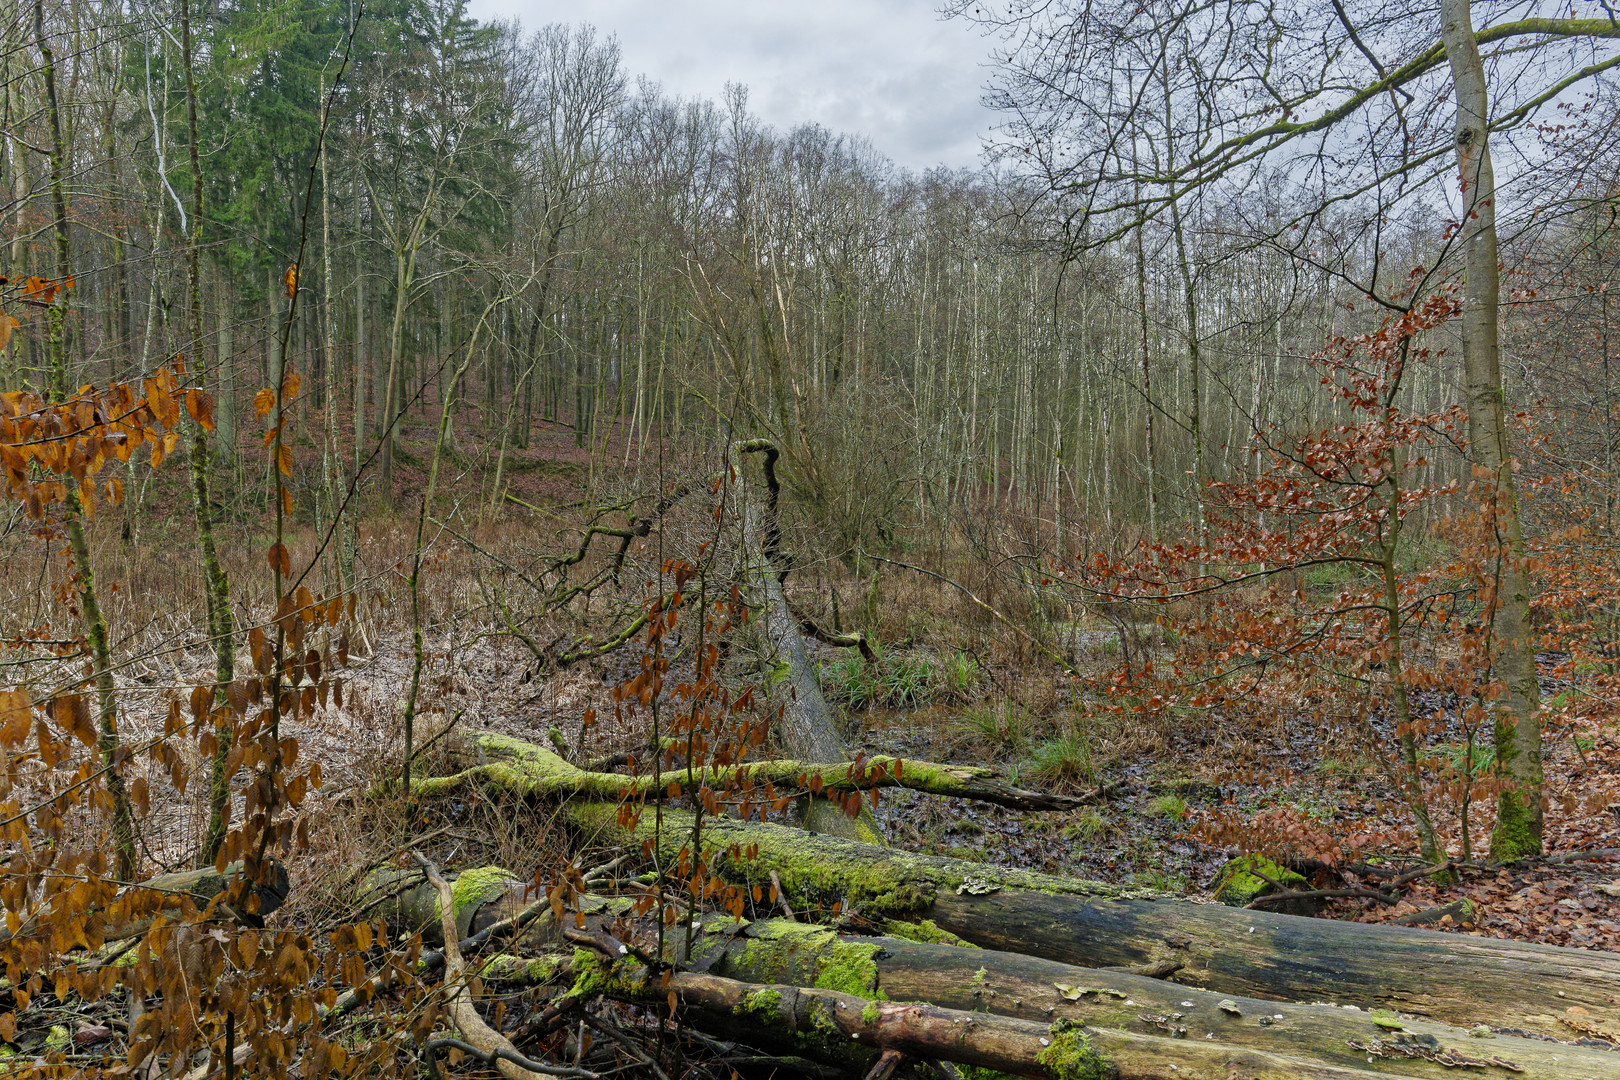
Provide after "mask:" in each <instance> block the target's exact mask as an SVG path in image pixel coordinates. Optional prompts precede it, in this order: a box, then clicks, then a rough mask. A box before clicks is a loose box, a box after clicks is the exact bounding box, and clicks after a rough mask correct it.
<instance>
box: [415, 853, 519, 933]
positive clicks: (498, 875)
mask: <svg viewBox="0 0 1620 1080" xmlns="http://www.w3.org/2000/svg"><path fill="white" fill-rule="evenodd" d="M511 882H512V875H511V874H509V873H508V872H507V871H506V870H505V869H503V868H502V867H499V866H480V867H478V868H477V869H474V870H463V871H462V872H461V873H460V874H459V875H457V876H456V880H454V881H452V882H451V883H450V903H451V907H452V909H453V910H454V912H455V918H456V932H457V933H459V934H460V935H461V936H462V937H466V936H467V933H468V931H469V930H470V929H471V928H472V921H473V916H474V915H476V914H478V909H479V908H480V907H482V906H484V905H485V904H487V903H489V902H490V901H491V900H496V899H499V898H500V897H502V896H504V895H506V891H507V889H509V888H510V887H511ZM434 912H435V915H436V916H438V917H442V916H443V912H440V911H439V910H438V905H437V904H435V905H434Z"/></svg>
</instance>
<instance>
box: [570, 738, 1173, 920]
mask: <svg viewBox="0 0 1620 1080" xmlns="http://www.w3.org/2000/svg"><path fill="white" fill-rule="evenodd" d="M906 772H907V774H908V775H909V774H910V773H911V766H910V765H909V764H908V765H907V766H906ZM564 812H565V813H566V814H567V816H568V817H569V818H570V819H571V820H572V821H573V822H574V824H575V825H576V826H578V827H581V828H582V829H584V830H585V831H587V832H589V833H593V834H596V835H600V836H611V837H615V838H616V839H617V841H618V842H621V843H622V842H624V841H625V840H626V839H629V838H630V836H627V835H626V833H625V832H624V831H622V830H620V829H619V828H618V824H617V819H618V808H617V806H615V805H611V804H607V803H571V804H569V805H568V806H567V807H566V808H565V810H564ZM689 823H690V818H689V817H688V816H687V815H685V814H682V813H680V812H677V811H669V810H666V811H665V812H664V825H665V828H664V833H663V837H662V843H663V845H664V848H665V851H666V854H667V857H668V858H670V859H671V860H674V859H675V858H676V857H677V856H678V853H679V849H680V846H681V845H682V844H684V843H686V842H687V840H688V839H689V838H690V830H689ZM703 829H704V834H705V836H706V838H708V840H709V841H710V842H711V844H710V845H706V846H708V847H709V853H710V855H711V857H712V858H713V859H714V864H713V865H715V867H716V869H717V870H718V871H719V872H720V873H721V874H722V875H723V876H725V877H727V878H728V879H730V880H732V881H758V880H760V878H761V877H762V876H763V875H764V874H765V873H766V872H767V871H770V870H775V871H776V873H777V876H778V877H779V878H780V879H781V881H782V887H783V888H784V889H785V890H786V891H787V894H788V896H789V897H790V898H792V900H793V901H794V903H795V904H796V905H802V906H810V905H815V904H820V905H822V906H824V907H831V906H832V905H833V904H834V903H836V902H838V901H842V900H847V901H848V904H852V905H854V906H855V907H857V908H859V909H860V910H861V912H862V913H863V914H865V915H866V916H867V917H869V918H873V919H884V918H891V919H903V918H907V917H909V916H916V915H921V914H923V913H925V912H926V911H927V910H928V908H929V907H930V906H931V905H932V904H933V902H934V897H935V895H937V894H938V893H939V892H940V891H941V890H944V891H947V892H949V891H954V890H955V889H956V887H957V886H958V885H960V884H961V883H962V882H963V881H964V880H965V879H966V878H968V877H969V876H976V877H979V878H982V879H984V880H986V881H988V882H990V883H991V884H995V885H999V886H1001V887H1002V888H1010V889H1030V890H1033V891H1037V892H1045V893H1052V894H1055V895H1062V896H1088V897H1101V898H1104V899H1161V898H1164V894H1163V893H1160V892H1157V891H1155V890H1151V889H1141V888H1130V887H1127V886H1118V885H1109V884H1104V883H1102V882H1097V881H1085V880H1082V879H1076V878H1062V877H1054V876H1052V875H1049V874H1041V873H1038V872H1035V871H1032V870H1006V869H998V868H990V867H986V866H984V865H982V864H980V863H974V862H967V861H956V860H951V859H942V858H938V857H934V856H928V855H916V854H912V853H910V852H906V851H900V850H896V849H894V848H878V847H875V846H874V845H869V844H862V843H859V842H857V841H853V840H845V839H842V838H839V837H833V836H826V835H822V836H817V837H816V838H815V843H813V844H807V843H805V834H804V833H803V832H802V831H800V830H798V829H790V828H785V827H783V826H780V825H762V824H760V823H758V822H748V823H741V822H736V821H728V820H726V819H723V818H722V819H712V820H706V821H705V822H704V826H703ZM631 835H632V836H633V837H634V839H635V840H636V841H638V842H640V841H645V840H650V839H652V836H653V827H652V815H650V814H648V815H646V816H645V817H644V818H643V820H642V822H641V823H640V824H639V825H638V826H637V827H636V828H635V830H633V833H632V834H631ZM733 845H738V846H739V847H748V848H752V847H756V846H757V848H758V854H757V855H756V856H754V857H752V858H749V859H740V858H737V857H735V856H734V855H733V854H732V853H731V851H730V850H729V849H730V848H731V847H732V846H733Z"/></svg>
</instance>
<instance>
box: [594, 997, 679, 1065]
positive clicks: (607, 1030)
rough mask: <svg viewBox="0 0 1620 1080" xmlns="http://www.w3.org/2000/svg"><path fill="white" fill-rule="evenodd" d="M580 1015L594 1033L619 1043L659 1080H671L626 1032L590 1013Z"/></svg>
mask: <svg viewBox="0 0 1620 1080" xmlns="http://www.w3.org/2000/svg"><path fill="white" fill-rule="evenodd" d="M579 1015H580V1019H582V1020H584V1021H585V1024H586V1026H588V1027H589V1028H590V1029H591V1030H592V1031H595V1032H598V1033H600V1034H602V1035H606V1036H607V1037H608V1038H610V1039H612V1040H613V1041H614V1042H616V1043H618V1044H619V1046H620V1047H622V1048H623V1049H624V1052H625V1053H627V1054H629V1055H630V1056H631V1057H633V1058H635V1059H636V1060H637V1061H639V1062H641V1064H643V1065H645V1066H646V1067H647V1068H649V1069H651V1070H652V1071H653V1072H654V1074H656V1075H657V1077H658V1080H669V1074H668V1073H666V1072H664V1070H663V1069H661V1068H659V1067H658V1062H656V1061H654V1060H653V1059H652V1058H650V1057H648V1056H647V1055H646V1054H645V1053H643V1052H642V1051H641V1050H639V1049H638V1048H637V1047H636V1046H635V1045H633V1044H632V1043H631V1042H630V1038H629V1036H627V1035H626V1034H625V1033H624V1032H622V1031H620V1030H619V1029H618V1028H616V1027H614V1026H613V1025H612V1024H609V1023H607V1022H606V1021H605V1020H603V1019H601V1018H600V1017H597V1016H592V1015H591V1014H590V1013H588V1012H582V1013H580V1014H579Z"/></svg>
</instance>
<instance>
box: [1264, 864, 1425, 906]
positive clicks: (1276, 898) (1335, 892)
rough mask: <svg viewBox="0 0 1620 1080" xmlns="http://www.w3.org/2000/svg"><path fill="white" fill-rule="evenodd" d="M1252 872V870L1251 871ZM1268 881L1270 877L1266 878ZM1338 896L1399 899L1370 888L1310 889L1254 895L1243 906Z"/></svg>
mask: <svg viewBox="0 0 1620 1080" xmlns="http://www.w3.org/2000/svg"><path fill="white" fill-rule="evenodd" d="M1251 872H1252V871H1251ZM1266 880H1267V881H1270V880H1271V879H1270V878H1267V879H1266ZM1340 896H1354V897H1359V898H1360V899H1363V900H1377V901H1378V902H1379V903H1382V904H1398V903H1400V901H1399V900H1397V899H1395V898H1394V897H1393V896H1385V895H1384V894H1383V893H1381V892H1375V891H1373V890H1372V889H1310V890H1307V891H1305V892H1280V893H1267V894H1266V895H1265V896H1258V897H1255V899H1254V900H1252V901H1251V902H1249V903H1247V904H1244V905H1243V906H1244V908H1245V909H1248V908H1261V907H1267V906H1269V905H1271V904H1280V903H1283V902H1284V901H1287V900H1328V899H1332V898H1334V897H1340Z"/></svg>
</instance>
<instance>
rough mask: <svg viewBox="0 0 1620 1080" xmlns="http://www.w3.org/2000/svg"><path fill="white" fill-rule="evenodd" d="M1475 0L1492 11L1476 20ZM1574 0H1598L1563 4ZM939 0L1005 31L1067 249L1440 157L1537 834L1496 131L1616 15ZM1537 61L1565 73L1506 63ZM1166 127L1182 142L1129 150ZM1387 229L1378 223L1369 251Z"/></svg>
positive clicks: (1508, 695)
mask: <svg viewBox="0 0 1620 1080" xmlns="http://www.w3.org/2000/svg"><path fill="white" fill-rule="evenodd" d="M1475 6H1478V7H1479V8H1480V9H1481V10H1482V11H1483V13H1484V19H1483V24H1482V25H1480V26H1478V27H1476V26H1475V25H1474V22H1473V8H1474V7H1475ZM1587 6H1590V7H1591V8H1592V12H1593V16H1592V17H1581V16H1580V15H1578V14H1575V13H1574V12H1576V11H1578V10H1579V9H1581V8H1583V7H1587ZM950 7H951V10H953V11H954V12H955V13H956V14H958V15H962V16H965V17H968V18H972V19H975V20H978V21H980V22H982V23H984V24H986V25H988V26H991V27H994V28H996V29H999V30H1001V31H1002V32H1003V33H1004V34H1006V39H1007V40H1009V41H1010V42H1012V44H1011V45H1010V46H1008V47H1007V48H1006V49H1004V50H1003V52H1002V53H1001V55H1000V65H999V68H998V70H997V74H996V76H995V77H994V80H993V83H992V87H991V91H990V101H991V103H992V104H995V105H997V106H999V107H1001V108H1002V109H1004V110H1006V111H1007V113H1008V114H1009V115H1010V117H1011V120H1010V121H1009V123H1008V126H1007V127H1006V129H1005V136H1004V140H1003V143H1002V146H1001V149H1002V150H1003V151H1004V152H1006V153H1008V154H1010V155H1011V156H1013V157H1014V158H1015V160H1018V161H1021V162H1023V163H1024V164H1025V166H1026V168H1027V169H1028V171H1029V172H1031V173H1032V174H1033V175H1034V177H1035V178H1036V179H1037V180H1038V181H1039V186H1038V192H1039V197H1040V200H1041V202H1042V206H1043V211H1044V213H1046V214H1047V215H1048V220H1049V222H1050V235H1051V237H1052V239H1053V240H1055V241H1056V242H1057V243H1058V244H1059V246H1060V248H1061V249H1062V250H1063V251H1064V252H1065V253H1072V252H1074V251H1076V250H1080V249H1083V248H1086V247H1090V246H1094V245H1098V244H1101V243H1106V242H1108V241H1111V240H1113V239H1114V238H1116V237H1119V236H1122V235H1128V234H1129V233H1130V232H1132V231H1133V230H1140V229H1141V228H1143V227H1144V224H1145V223H1146V222H1149V221H1155V220H1160V219H1165V218H1169V219H1170V220H1171V221H1172V223H1173V225H1174V226H1175V228H1177V229H1179V228H1180V227H1181V221H1180V217H1179V213H1178V208H1179V207H1180V206H1182V205H1183V203H1184V201H1185V200H1186V199H1187V198H1189V197H1190V196H1192V195H1194V194H1196V193H1210V192H1217V191H1224V192H1226V193H1228V194H1229V195H1230V194H1233V193H1236V192H1239V191H1241V190H1243V189H1246V188H1250V187H1253V186H1255V185H1257V184H1261V183H1281V184H1282V185H1283V186H1285V187H1286V188H1287V189H1289V190H1291V191H1293V192H1294V193H1295V194H1296V196H1297V197H1298V198H1299V199H1300V203H1301V206H1302V209H1300V210H1299V211H1298V212H1296V213H1294V214H1291V215H1289V216H1288V218H1287V219H1285V220H1283V221H1280V222H1278V223H1276V225H1275V226H1274V227H1273V228H1272V229H1271V230H1270V231H1269V236H1270V238H1272V239H1273V240H1274V241H1276V242H1279V243H1283V244H1284V245H1286V244H1288V243H1290V242H1291V241H1289V240H1288V239H1287V237H1288V236H1289V234H1294V235H1298V234H1300V233H1301V232H1303V233H1305V234H1307V235H1308V234H1309V233H1310V232H1311V230H1312V229H1313V228H1315V227H1319V226H1320V224H1321V223H1322V222H1323V220H1324V219H1325V218H1326V217H1327V216H1328V214H1329V213H1330V212H1331V211H1332V210H1333V209H1334V208H1335V207H1337V206H1340V205H1343V204H1347V203H1349V204H1355V205H1357V206H1358V207H1360V208H1361V209H1362V211H1363V212H1364V213H1365V214H1366V215H1370V218H1369V220H1372V221H1375V222H1378V223H1380V226H1381V224H1382V223H1383V222H1384V221H1387V217H1388V215H1389V214H1390V213H1391V212H1392V211H1393V210H1395V209H1397V208H1399V207H1401V206H1403V205H1411V203H1412V202H1413V201H1414V200H1415V199H1416V198H1418V197H1419V195H1420V194H1421V193H1422V192H1424V191H1425V190H1428V189H1429V184H1428V182H1429V181H1432V180H1434V179H1436V178H1437V177H1439V176H1441V175H1443V174H1445V173H1449V175H1450V176H1451V178H1452V180H1451V186H1450V191H1449V192H1448V194H1447V205H1448V207H1450V211H1449V216H1450V217H1451V222H1450V223H1449V224H1448V226H1447V228H1446V230H1445V233H1444V234H1443V236H1442V243H1441V245H1440V248H1439V250H1438V251H1436V252H1434V257H1435V258H1438V259H1451V260H1454V261H1455V262H1456V263H1457V264H1458V266H1457V269H1458V270H1459V271H1460V273H1461V277H1462V290H1463V317H1462V340H1463V374H1464V381H1465V384H1466V390H1467V404H1468V433H1469V459H1470V461H1471V463H1472V465H1473V467H1474V468H1475V470H1476V471H1477V473H1478V477H1479V486H1478V491H1479V493H1480V496H1481V498H1482V499H1483V500H1485V501H1486V502H1488V503H1489V504H1490V506H1491V508H1492V514H1491V515H1489V516H1488V517H1487V519H1486V520H1487V521H1489V522H1490V523H1491V527H1492V528H1494V529H1495V530H1497V532H1498V534H1499V536H1500V543H1501V545H1502V548H1503V550H1504V555H1505V558H1504V559H1503V560H1502V562H1501V566H1502V569H1501V572H1500V580H1499V581H1498V583H1497V590H1496V597H1495V600H1494V602H1493V603H1492V604H1491V605H1490V608H1491V610H1490V622H1491V625H1492V628H1493V637H1494V649H1493V655H1492V665H1493V671H1494V673H1495V675H1496V676H1497V678H1499V679H1500V682H1501V684H1502V688H1503V692H1502V694H1501V696H1500V697H1499V698H1498V700H1497V701H1496V703H1495V725H1496V726H1495V744H1496V760H1497V769H1498V771H1499V773H1500V774H1501V775H1502V776H1503V777H1504V778H1505V779H1508V780H1510V781H1512V785H1511V786H1510V787H1508V788H1506V789H1504V790H1503V792H1502V794H1501V795H1500V798H1499V804H1498V808H1497V812H1498V820H1497V825H1496V828H1495V830H1494V832H1493V834H1492V842H1491V854H1492V857H1493V858H1496V859H1511V858H1516V857H1519V856H1523V855H1527V854H1534V853H1537V852H1539V851H1540V850H1541V834H1542V811H1541V784H1542V769H1541V735H1540V718H1539V715H1538V714H1539V692H1538V689H1537V684H1536V667H1535V651H1534V645H1533V643H1532V640H1531V636H1530V632H1529V609H1530V602H1531V591H1530V590H1531V586H1530V582H1529V576H1528V574H1527V572H1526V565H1525V554H1524V537H1523V530H1522V528H1521V525H1520V522H1519V509H1518V492H1517V489H1516V486H1515V482H1514V476H1513V463H1512V460H1513V459H1512V447H1511V446H1510V443H1509V438H1508V415H1507V414H1508V409H1509V406H1508V404H1507V402H1506V401H1505V399H1504V395H1503V386H1502V374H1501V359H1500V350H1499V345H1498V325H1499V321H1500V314H1499V308H1500V304H1501V284H1500V279H1499V270H1498V240H1497V231H1498V217H1499V213H1498V191H1497V187H1496V183H1495V179H1494V174H1493V171H1492V167H1491V154H1490V143H1491V140H1492V138H1493V137H1495V138H1498V139H1512V138H1514V136H1515V134H1516V133H1518V132H1521V131H1523V130H1524V129H1525V128H1526V126H1527V125H1528V124H1529V123H1530V122H1531V121H1532V120H1534V119H1535V118H1536V117H1537V116H1538V115H1539V114H1540V111H1541V110H1542V109H1543V108H1545V107H1547V106H1549V105H1551V104H1553V103H1555V102H1557V101H1558V100H1559V98H1560V95H1563V94H1565V93H1566V92H1567V91H1569V90H1570V89H1571V88H1572V87H1574V86H1575V85H1577V84H1578V83H1580V82H1581V81H1583V80H1587V79H1590V78H1593V77H1595V76H1598V75H1601V74H1602V73H1604V72H1607V71H1609V70H1611V69H1612V68H1614V67H1615V66H1616V65H1617V64H1620V52H1617V51H1616V50H1615V49H1614V48H1613V47H1612V46H1610V45H1609V42H1611V41H1613V40H1615V39H1620V20H1617V19H1616V17H1615V15H1614V13H1613V12H1612V11H1610V10H1607V9H1604V10H1603V11H1599V9H1600V8H1602V7H1603V6H1602V5H1579V4H1577V5H1572V8H1571V13H1570V14H1567V15H1562V14H1561V15H1557V16H1547V15H1543V14H1541V13H1540V12H1539V11H1535V10H1532V11H1530V12H1529V13H1525V11H1524V10H1523V9H1522V8H1521V7H1518V6H1509V5H1495V4H1481V5H1471V4H1470V3H1469V2H1468V0H1444V2H1443V3H1442V4H1441V5H1440V10H1439V11H1438V12H1436V11H1434V10H1433V9H1431V8H1421V9H1414V8H1412V7H1411V6H1410V5H1407V4H1404V3H1389V2H1385V0H1369V2H1367V3H1349V4H1347V3H1344V2H1342V0H1334V2H1333V3H1332V4H1331V5H1326V6H1324V5H1318V4H1300V5H1292V6H1281V7H1279V6H1276V5H1265V6H1259V7H1257V6H1252V5H1245V4H1238V3H1226V2H1216V3H1205V2H1196V3H1187V2H1179V0H1170V2H1158V3H1146V4H1139V3H1134V2H1132V3H1129V4H1111V3H1104V4H1079V3H1073V2H1068V0H1063V2H1058V3H1020V4H1014V5H1013V6H1012V7H1011V8H1010V9H1009V10H1008V11H1007V12H1006V13H998V12H997V11H995V10H993V9H988V8H981V7H978V6H976V5H974V4H972V3H969V2H966V0H960V2H956V3H953V4H952V5H950ZM1561 10H1562V9H1561ZM1437 14H1438V16H1439V17H1438V18H1436V16H1437ZM1498 15H1500V16H1503V17H1501V18H1499V19H1498V18H1496V16H1498ZM1161 43H1162V44H1161ZM1573 50H1579V51H1580V52H1581V53H1582V54H1584V55H1583V58H1584V59H1585V60H1586V61H1587V62H1586V63H1584V64H1577V63H1568V62H1566V63H1563V64H1559V63H1558V61H1568V60H1570V59H1571V58H1570V57H1568V56H1564V55H1558V56H1555V55H1554V54H1555V53H1559V54H1564V53H1569V52H1571V51H1573ZM1532 68H1535V69H1538V70H1543V71H1553V70H1556V71H1557V72H1558V74H1557V76H1556V77H1552V78H1547V79H1526V78H1516V77H1515V76H1517V75H1521V74H1523V73H1524V72H1525V71H1527V70H1529V69H1532ZM1493 80H1494V83H1495V85H1496V95H1495V98H1494V100H1493ZM1167 135H1178V136H1180V137H1181V138H1182V139H1183V140H1185V144H1190V145H1191V149H1190V152H1188V153H1186V154H1185V155H1182V154H1180V153H1177V154H1172V155H1156V154H1149V153H1142V152H1138V150H1140V149H1141V148H1142V147H1143V146H1144V143H1145V141H1146V140H1148V139H1150V138H1152V137H1155V136H1158V137H1160V138H1163V137H1165V136H1167ZM1448 162H1449V163H1450V166H1449V168H1448V166H1447V163H1448ZM1278 238H1282V239H1278ZM1386 244H1387V239H1386V238H1385V237H1384V236H1383V232H1382V228H1381V227H1379V228H1378V237H1377V240H1376V241H1375V245H1376V246H1375V252H1376V251H1377V250H1381V249H1382V248H1383V247H1384V246H1385V245H1386ZM1381 261H1382V260H1379V259H1376V258H1375V259H1374V260H1373V262H1372V266H1373V269H1372V272H1371V275H1370V276H1369V277H1367V278H1366V279H1364V280H1361V281H1358V282H1356V283H1355V284H1356V286H1357V288H1358V290H1359V291H1361V292H1363V293H1364V295H1365V296H1366V297H1367V298H1368V299H1369V300H1372V301H1373V302H1374V303H1377V302H1378V298H1379V297H1380V295H1381V294H1384V293H1386V292H1387V290H1389V289H1390V288H1391V287H1392V284H1391V283H1390V281H1389V279H1388V275H1387V274H1386V275H1385V276H1384V278H1383V279H1382V280H1381V279H1380V276H1379V266H1380V263H1381ZM1394 287H1398V282H1397V283H1395V285H1394Z"/></svg>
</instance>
